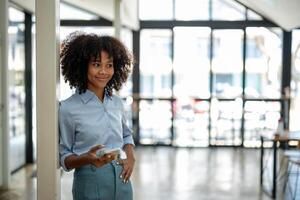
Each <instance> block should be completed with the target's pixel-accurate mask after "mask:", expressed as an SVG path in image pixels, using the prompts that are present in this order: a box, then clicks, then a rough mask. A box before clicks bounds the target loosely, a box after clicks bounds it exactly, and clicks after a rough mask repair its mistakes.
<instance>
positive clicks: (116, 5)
mask: <svg viewBox="0 0 300 200" xmlns="http://www.w3.org/2000/svg"><path fill="white" fill-rule="evenodd" d="M121 1H122V0H114V12H115V17H114V23H113V24H114V28H115V37H116V38H118V39H120V38H121V28H122V22H121Z"/></svg>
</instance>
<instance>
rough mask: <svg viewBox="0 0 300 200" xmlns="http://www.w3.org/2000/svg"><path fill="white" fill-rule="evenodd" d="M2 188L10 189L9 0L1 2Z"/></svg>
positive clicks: (0, 110) (0, 156) (0, 129)
mask: <svg viewBox="0 0 300 200" xmlns="http://www.w3.org/2000/svg"><path fill="white" fill-rule="evenodd" d="M0 90H1V92H0V187H1V188H2V189H8V187H9V184H10V171H9V170H10V169H9V120H8V111H9V109H8V107H9V104H8V0H0Z"/></svg>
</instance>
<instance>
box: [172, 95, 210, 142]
mask: <svg viewBox="0 0 300 200" xmlns="http://www.w3.org/2000/svg"><path fill="white" fill-rule="evenodd" d="M208 123H209V102H207V101H202V100H194V99H191V98H188V97H186V98H180V99H178V100H177V101H176V102H175V103H174V133H175V138H174V143H173V144H174V145H175V146H188V147H190V146H208Z"/></svg>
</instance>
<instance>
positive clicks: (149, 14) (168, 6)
mask: <svg viewBox="0 0 300 200" xmlns="http://www.w3.org/2000/svg"><path fill="white" fill-rule="evenodd" d="M139 17H140V19H141V20H166V19H168V20H170V19H173V0H163V1H161V0H139Z"/></svg>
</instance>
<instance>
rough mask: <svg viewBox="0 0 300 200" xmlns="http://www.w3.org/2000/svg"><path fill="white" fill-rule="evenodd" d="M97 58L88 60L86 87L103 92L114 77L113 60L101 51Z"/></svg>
mask: <svg viewBox="0 0 300 200" xmlns="http://www.w3.org/2000/svg"><path fill="white" fill-rule="evenodd" d="M99 56H100V57H98V58H96V59H92V60H90V62H89V64H88V72H87V78H88V84H87V86H88V89H91V90H99V89H101V90H104V88H105V86H106V85H107V83H108V82H109V81H110V79H111V78H112V77H113V75H114V64H113V58H111V57H109V55H108V53H107V52H105V51H101V53H100V55H99ZM100 58H101V59H100Z"/></svg>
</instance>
